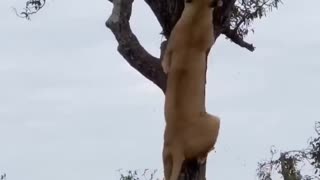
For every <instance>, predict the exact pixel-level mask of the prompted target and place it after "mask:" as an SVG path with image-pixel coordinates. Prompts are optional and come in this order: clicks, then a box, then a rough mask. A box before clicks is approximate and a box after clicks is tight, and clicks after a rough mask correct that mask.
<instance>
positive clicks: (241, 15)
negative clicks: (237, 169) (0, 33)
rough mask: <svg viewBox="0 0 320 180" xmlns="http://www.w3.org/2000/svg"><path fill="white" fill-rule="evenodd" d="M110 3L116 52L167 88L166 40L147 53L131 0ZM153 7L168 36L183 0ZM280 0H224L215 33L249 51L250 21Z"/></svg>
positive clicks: (189, 165) (154, 2)
mask: <svg viewBox="0 0 320 180" xmlns="http://www.w3.org/2000/svg"><path fill="white" fill-rule="evenodd" d="M109 1H110V2H111V3H113V10H112V13H111V16H110V17H109V19H108V20H107V21H106V26H107V27H108V28H109V29H110V30H111V31H112V33H113V34H114V36H115V38H116V40H117V41H118V52H119V53H120V54H121V55H122V56H123V58H124V59H125V60H126V61H127V62H128V63H129V64H130V65H131V66H132V67H133V68H134V69H136V70H137V71H138V72H140V73H141V74H142V75H143V76H144V77H145V78H147V79H149V80H150V81H152V82H153V83H154V84H155V85H157V86H158V87H159V88H160V89H161V90H162V91H163V92H165V90H166V75H165V74H164V73H163V71H162V68H161V66H160V62H161V59H162V55H163V52H164V50H165V48H166V43H167V40H164V41H163V42H162V43H161V46H160V49H161V54H160V57H159V58H157V57H154V56H152V55H151V54H150V53H148V52H147V51H146V50H145V49H144V48H143V47H142V45H141V44H140V43H139V40H138V38H137V37H136V36H135V35H134V33H133V32H132V30H131V28H130V24H129V20H130V16H131V10H132V3H133V0H109ZM45 2H46V0H28V1H27V2H26V6H25V8H24V11H22V12H20V13H18V12H17V11H16V13H17V15H18V16H20V17H23V18H27V19H29V20H30V16H31V15H32V14H35V13H36V12H38V11H39V10H41V9H42V8H43V7H44V5H45ZM145 2H146V3H147V4H148V6H149V7H150V8H151V10H152V11H153V13H154V15H155V16H156V18H157V20H158V22H159V23H160V25H161V27H162V35H163V36H164V37H165V38H166V39H168V38H169V36H170V32H171V30H172V28H173V26H174V25H175V23H176V22H177V20H178V19H179V17H180V15H181V13H182V10H183V8H184V0H145ZM279 3H281V1H280V0H223V6H222V7H221V8H218V9H216V10H215V11H214V12H213V24H214V25H215V26H214V28H215V37H216V38H218V37H220V35H222V34H223V35H225V36H226V38H227V39H230V40H231V41H232V42H234V43H236V44H238V45H239V46H240V47H243V48H245V49H247V50H249V51H254V49H255V47H254V46H253V44H250V43H248V42H246V41H245V40H244V38H245V37H246V35H247V34H248V33H249V32H254V30H253V28H252V27H251V24H252V22H253V21H254V20H255V19H257V18H261V17H263V16H266V14H267V13H268V12H270V11H272V10H273V9H274V8H277V7H278V5H279ZM205 167H206V164H205V163H204V164H203V165H201V166H200V165H198V163H197V161H196V160H190V161H187V162H185V163H184V165H183V168H182V171H181V178H182V177H183V178H182V179H185V180H192V179H205Z"/></svg>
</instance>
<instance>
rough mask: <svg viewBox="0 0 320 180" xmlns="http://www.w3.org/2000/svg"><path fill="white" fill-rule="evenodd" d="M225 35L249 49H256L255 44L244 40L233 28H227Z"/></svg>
mask: <svg viewBox="0 0 320 180" xmlns="http://www.w3.org/2000/svg"><path fill="white" fill-rule="evenodd" d="M222 33H223V34H224V35H226V37H227V38H229V39H230V40H231V41H232V42H234V43H236V44H238V45H239V46H241V47H243V48H246V49H248V50H249V51H254V49H255V47H254V46H253V44H249V43H248V42H246V41H244V40H243V38H241V37H240V36H239V35H238V34H237V33H236V32H235V30H231V29H230V28H225V29H224V30H223V32H222Z"/></svg>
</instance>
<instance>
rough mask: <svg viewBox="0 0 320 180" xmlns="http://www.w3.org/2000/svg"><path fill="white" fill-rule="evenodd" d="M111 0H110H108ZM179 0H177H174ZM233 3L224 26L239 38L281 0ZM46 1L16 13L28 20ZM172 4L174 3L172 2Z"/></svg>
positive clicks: (30, 3)
mask: <svg viewBox="0 0 320 180" xmlns="http://www.w3.org/2000/svg"><path fill="white" fill-rule="evenodd" d="M109 1H111V2H112V0H109ZM175 1H179V0H175ZM234 1H235V4H234V6H233V8H232V9H231V13H230V16H229V17H228V19H227V20H226V21H225V24H224V28H227V29H230V30H232V31H233V32H234V33H236V34H237V35H238V36H239V37H240V38H243V37H244V36H246V35H247V34H248V32H250V31H251V32H253V28H251V27H250V26H251V24H252V22H253V20H254V19H256V18H259V19H260V18H262V17H263V16H266V15H267V12H269V11H272V10H273V9H274V8H278V5H279V3H281V0H234ZM234 1H233V2H234ZM45 3H46V0H28V1H27V2H26V6H25V8H24V11H22V12H20V13H17V11H16V10H15V11H16V13H17V15H18V16H19V17H22V18H26V19H28V20H30V16H31V15H32V14H35V13H37V12H38V11H39V10H40V9H41V8H42V7H43V6H44V5H45ZM173 4H176V3H174V2H173Z"/></svg>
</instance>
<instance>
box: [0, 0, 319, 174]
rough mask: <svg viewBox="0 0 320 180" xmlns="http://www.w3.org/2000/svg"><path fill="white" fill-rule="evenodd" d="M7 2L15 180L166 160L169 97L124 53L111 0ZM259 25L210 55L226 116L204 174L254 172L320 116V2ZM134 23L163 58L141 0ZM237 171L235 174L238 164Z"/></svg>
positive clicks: (5, 62) (4, 139)
mask: <svg viewBox="0 0 320 180" xmlns="http://www.w3.org/2000/svg"><path fill="white" fill-rule="evenodd" d="M24 2H25V0H1V1H0V19H1V21H0V83H1V84H0V143H1V145H0V172H6V173H7V176H8V180H75V179H77V180H85V179H91V180H103V179H105V180H109V179H110V180H113V179H115V180H116V179H118V172H117V171H116V170H117V169H119V168H124V169H142V168H151V169H159V170H160V171H161V173H160V174H159V175H160V176H162V160H161V151H162V137H163V129H164V119H163V95H162V92H161V91H160V90H159V89H157V88H156V87H155V86H154V85H153V84H152V83H151V82H149V81H148V80H146V79H144V78H143V77H142V76H141V75H140V74H139V73H137V72H136V71H135V70H133V69H132V68H131V67H130V66H129V65H128V64H127V63H126V61H125V60H123V58H122V57H121V56H120V55H119V54H118V52H117V51H116V48H117V43H116V40H115V38H114V36H113V34H112V33H111V32H110V31H109V29H107V28H106V27H105V26H104V23H105V21H106V19H107V18H108V17H109V15H110V13H111V8H112V6H111V4H110V3H108V1H107V0H100V1H90V3H88V1H86V0H63V1H61V0H49V1H48V3H47V6H46V7H45V8H44V9H43V10H42V11H41V12H39V13H38V14H37V15H34V16H33V17H32V21H31V22H29V21H26V20H24V19H20V18H17V17H16V16H15V14H14V13H13V11H12V9H11V7H12V6H16V7H20V6H21V5H23V4H24ZM284 3H285V4H284V5H281V6H280V9H279V10H277V11H274V12H272V13H271V14H270V15H269V16H268V17H267V18H264V19H263V20H261V21H257V23H255V25H254V26H255V34H253V35H250V37H248V40H249V41H251V42H253V43H254V44H255V46H256V47H257V49H256V51H255V52H253V53H251V52H248V51H247V50H245V49H242V48H240V47H238V46H237V45H235V44H232V43H230V42H229V41H227V40H225V39H224V37H222V38H220V39H219V40H218V41H217V43H216V45H215V47H214V49H213V50H212V53H211V54H210V62H209V64H210V65H209V70H208V71H209V72H208V85H207V109H208V111H209V112H210V113H213V114H216V115H218V116H220V117H221V119H222V122H221V126H222V127H221V131H220V132H221V133H220V137H219V140H218V143H217V146H216V150H217V152H216V153H210V155H209V160H208V167H207V178H208V179H209V180H211V179H217V180H229V179H243V180H253V179H255V169H256V165H257V162H258V161H259V160H261V159H263V158H267V157H269V149H270V146H271V145H275V146H276V147H278V148H279V149H283V150H288V149H295V148H300V147H303V146H304V145H306V143H307V139H308V137H309V136H311V135H313V133H314V132H313V125H314V124H313V123H314V121H317V120H320V111H319V107H320V95H319V92H320V84H319V77H320V58H319V50H320V36H319V35H318V33H317V32H318V31H319V28H320V21H319V20H320V17H319V15H318V13H317V12H318V7H319V6H320V2H319V1H318V0H309V1H308V3H301V1H298V0H290V1H289V0H288V1H284ZM131 25H132V28H133V30H134V32H135V33H136V35H137V36H138V37H139V39H140V41H141V43H142V44H143V45H144V46H145V48H146V49H147V50H149V51H150V52H151V53H152V54H154V55H155V56H158V54H159V45H160V42H161V36H160V32H161V29H160V26H159V25H158V23H157V21H156V19H155V17H154V16H153V14H152V12H151V11H150V10H149V8H148V7H147V6H146V5H145V3H144V2H143V1H142V0H136V1H135V3H134V10H133V17H132V21H131ZM230 172H232V173H230Z"/></svg>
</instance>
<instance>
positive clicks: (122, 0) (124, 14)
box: [106, 0, 166, 92]
mask: <svg viewBox="0 0 320 180" xmlns="http://www.w3.org/2000/svg"><path fill="white" fill-rule="evenodd" d="M109 1H110V2H112V3H113V10H112V14H111V15H110V17H109V19H108V20H107V21H106V26H107V27H108V28H109V29H110V30H111V31H112V33H113V34H114V36H115V38H116V40H117V41H118V51H119V53H120V54H121V55H122V56H123V57H124V59H125V60H126V61H127V62H128V63H129V64H130V65H131V66H132V67H133V68H135V69H136V70H137V71H138V72H140V73H141V74H142V75H143V76H144V77H146V78H147V79H149V80H150V81H152V82H153V83H155V84H156V85H157V86H158V87H159V88H160V89H161V90H162V91H163V92H165V89H166V75H165V74H164V72H163V70H162V68H161V65H160V60H159V59H158V58H156V57H154V56H152V55H151V54H149V53H148V52H147V51H146V50H145V49H144V48H143V47H142V46H141V44H140V43H139V41H138V38H137V37H136V36H135V35H134V34H133V32H132V30H131V28H130V24H129V20H130V17H131V11H132V3H133V0H109Z"/></svg>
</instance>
